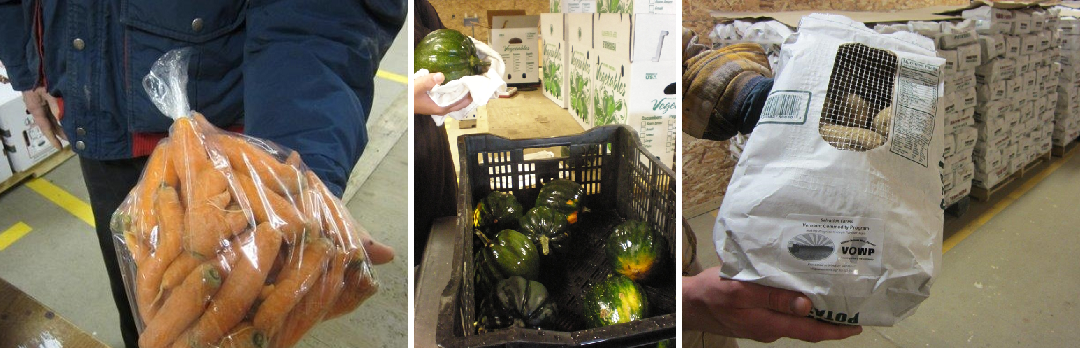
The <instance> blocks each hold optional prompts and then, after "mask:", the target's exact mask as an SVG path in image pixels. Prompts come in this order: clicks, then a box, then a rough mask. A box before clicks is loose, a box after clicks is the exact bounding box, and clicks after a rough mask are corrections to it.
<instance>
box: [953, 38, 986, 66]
mask: <svg viewBox="0 0 1080 348" xmlns="http://www.w3.org/2000/svg"><path fill="white" fill-rule="evenodd" d="M956 59H957V63H956V64H957V65H956V70H957V71H964V70H971V69H974V68H975V67H977V66H979V64H982V49H981V48H980V47H979V45H978V44H974V43H973V44H970V45H964V46H959V47H957V48H956Z"/></svg>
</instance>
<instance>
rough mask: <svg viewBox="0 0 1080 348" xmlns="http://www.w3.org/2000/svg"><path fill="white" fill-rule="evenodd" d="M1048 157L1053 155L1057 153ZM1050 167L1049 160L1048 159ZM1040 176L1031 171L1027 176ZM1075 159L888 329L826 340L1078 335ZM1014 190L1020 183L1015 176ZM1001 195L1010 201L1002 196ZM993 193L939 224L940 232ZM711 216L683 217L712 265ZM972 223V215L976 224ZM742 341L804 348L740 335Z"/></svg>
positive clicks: (953, 341)
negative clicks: (942, 226)
mask: <svg viewBox="0 0 1080 348" xmlns="http://www.w3.org/2000/svg"><path fill="white" fill-rule="evenodd" d="M1055 160H1061V159H1058V158H1055ZM1048 167H1049V169H1050V170H1054V169H1055V167H1054V166H1048ZM1037 179H1038V178H1037V177H1036V178H1035V180H1037ZM1077 182H1080V156H1072V157H1066V160H1065V162H1064V163H1063V164H1062V165H1061V166H1060V167H1059V168H1056V170H1054V171H1053V172H1052V173H1051V174H1049V176H1047V177H1046V178H1045V179H1043V180H1042V181H1040V182H1038V183H1037V184H1035V185H1034V187H1033V188H1031V189H1030V190H1029V191H1027V192H1026V193H1025V194H1024V195H1022V196H1020V197H1019V198H1017V199H1016V200H1014V201H1012V203H1011V204H1009V205H1008V206H1007V207H1005V208H1004V209H1000V212H999V213H997V214H996V215H994V216H993V217H992V218H990V219H989V221H986V223H985V224H984V225H982V226H981V227H979V228H978V229H977V230H975V232H974V233H972V234H970V235H969V236H968V237H967V238H965V239H963V240H962V241H961V242H960V243H959V244H958V245H956V246H955V247H954V248H952V249H950V250H949V251H948V252H946V253H945V255H944V257H943V264H944V267H943V269H942V271H941V273H940V276H939V277H938V278H937V279H936V281H935V283H934V285H933V287H932V288H931V296H930V298H929V299H927V300H926V301H925V302H923V303H922V305H921V306H920V307H919V308H918V310H917V311H916V312H915V314H913V315H912V316H910V317H908V318H907V319H905V320H904V321H902V322H900V324H898V325H897V326H895V327H891V328H881V327H874V328H871V327H866V328H864V331H863V333H862V334H861V335H859V336H855V337H853V338H850V339H847V340H843V341H834V342H827V343H822V344H818V345H815V346H824V347H841V346H844V347H1070V346H1076V344H1077V343H1076V342H1078V341H1080V330H1077V329H1076V328H1077V323H1080V306H1078V305H1080V297H1078V296H1077V294H1078V292H1077V290H1076V289H1078V288H1080V266H1078V263H1077V258H1076V255H1077V254H1078V253H1080V233H1077V231H1080V228H1077V226H1080V214H1076V212H1077V208H1076V207H1077V206H1080V185H1078V184H1077ZM1013 186H1014V187H1013V188H1011V189H1010V190H1016V189H1017V188H1018V187H1020V186H1022V184H1019V183H1014V184H1013ZM1006 201H1008V200H1006ZM994 204H1007V202H1006V203H1000V200H998V199H995V200H992V201H990V202H988V203H977V204H974V205H973V206H972V209H971V211H969V214H968V215H965V216H964V217H963V218H962V219H958V220H954V222H955V223H953V222H947V223H946V225H947V226H948V227H947V228H946V231H945V238H946V239H948V238H949V237H951V236H952V234H953V233H954V232H955V231H956V230H958V229H959V227H954V226H958V225H960V226H962V225H963V224H967V223H970V222H971V221H977V220H979V217H980V216H979V215H980V214H985V212H986V211H988V210H989V211H993V210H996V209H990V206H992V205H994ZM714 214H715V213H713V214H705V215H701V216H698V217H695V218H693V219H691V220H690V224H691V226H692V228H693V229H694V232H695V233H696V235H697V237H698V241H699V244H698V250H699V255H700V260H701V262H702V263H703V265H704V267H709V266H712V265H716V264H717V262H718V260H717V258H716V254H715V249H714V247H713V245H712V226H713V223H714V221H715V215H714ZM976 223H977V222H976ZM739 344H740V346H741V347H762V346H771V347H802V346H808V345H810V344H808V343H805V342H801V341H796V340H791V339H781V340H779V341H777V342H775V343H773V344H769V345H765V344H761V343H758V342H753V341H748V340H739Z"/></svg>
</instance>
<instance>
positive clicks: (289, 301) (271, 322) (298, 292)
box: [252, 238, 333, 335]
mask: <svg viewBox="0 0 1080 348" xmlns="http://www.w3.org/2000/svg"><path fill="white" fill-rule="evenodd" d="M332 252H333V246H332V245H330V241H329V240H326V239H323V238H320V239H315V240H311V241H309V242H308V243H307V246H305V247H304V250H303V252H301V253H299V254H300V255H295V256H296V257H294V258H293V261H292V262H291V263H290V264H289V265H287V266H286V267H287V270H286V271H285V272H284V273H285V274H284V276H281V275H279V277H278V281H277V283H275V284H274V292H273V293H271V294H270V296H269V297H267V298H266V300H265V301H263V303H262V305H260V306H259V310H258V312H256V313H255V320H254V321H252V323H253V324H255V327H256V328H259V329H262V330H263V331H265V332H267V333H269V334H271V335H273V334H274V333H275V332H276V331H277V329H278V328H279V327H280V326H281V323H282V322H283V321H284V320H285V315H287V314H289V311H291V310H292V308H293V307H294V306H296V303H297V302H299V301H300V299H301V298H302V297H303V296H304V294H306V293H307V292H308V290H310V289H311V286H312V285H314V284H315V281H316V280H319V277H320V276H322V274H323V272H324V271H325V270H326V263H327V261H328V260H329V258H330V256H331V253H332Z"/></svg>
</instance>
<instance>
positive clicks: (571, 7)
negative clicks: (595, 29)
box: [548, 0, 597, 13]
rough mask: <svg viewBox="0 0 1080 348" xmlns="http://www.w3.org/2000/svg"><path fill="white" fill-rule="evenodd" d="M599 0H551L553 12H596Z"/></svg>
mask: <svg viewBox="0 0 1080 348" xmlns="http://www.w3.org/2000/svg"><path fill="white" fill-rule="evenodd" d="M596 1H597V0H549V1H548V4H549V6H548V7H549V8H550V9H549V10H548V12H551V13H596Z"/></svg>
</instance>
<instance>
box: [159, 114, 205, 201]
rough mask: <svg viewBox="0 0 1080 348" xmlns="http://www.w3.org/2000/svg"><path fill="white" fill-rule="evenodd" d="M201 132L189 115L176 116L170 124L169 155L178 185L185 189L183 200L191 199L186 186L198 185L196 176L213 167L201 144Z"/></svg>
mask: <svg viewBox="0 0 1080 348" xmlns="http://www.w3.org/2000/svg"><path fill="white" fill-rule="evenodd" d="M197 128H199V129H197ZM202 132H203V130H202V129H201V127H197V126H196V122H195V121H194V120H192V118H191V117H181V118H178V119H176V121H175V122H173V125H172V133H171V134H170V139H172V140H171V141H172V143H173V145H172V146H173V147H172V149H171V151H169V157H170V159H171V160H172V165H173V167H174V168H176V175H177V177H178V178H179V180H180V187H181V188H183V189H184V190H185V191H184V195H183V198H184V202H188V201H190V200H191V197H190V196H191V192H190V191H189V190H188V188H193V187H197V186H198V184H197V181H196V176H197V175H198V174H199V173H200V172H202V171H203V170H204V169H206V168H210V167H213V165H212V164H211V163H210V158H209V157H208V156H207V154H206V146H205V145H203V139H202V135H203V134H202Z"/></svg>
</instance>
